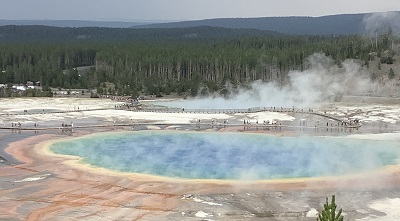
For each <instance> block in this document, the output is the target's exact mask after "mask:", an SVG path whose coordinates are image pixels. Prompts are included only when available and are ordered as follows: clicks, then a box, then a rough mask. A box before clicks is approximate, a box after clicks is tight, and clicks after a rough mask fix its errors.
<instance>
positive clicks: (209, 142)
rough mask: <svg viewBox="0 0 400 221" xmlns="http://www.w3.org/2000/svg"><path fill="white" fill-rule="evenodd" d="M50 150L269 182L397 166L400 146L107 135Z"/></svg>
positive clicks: (135, 168)
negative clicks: (269, 180) (270, 180)
mask: <svg viewBox="0 0 400 221" xmlns="http://www.w3.org/2000/svg"><path fill="white" fill-rule="evenodd" d="M50 149H51V150H52V151H53V152H55V153H57V154H62V155H74V156H80V157H82V158H83V160H84V162H85V163H89V164H92V165H95V166H97V167H103V168H107V169H112V170H116V171H122V172H131V173H142V174H152V175H159V176H165V177H174V178H187V179H223V180H226V179H229V180H268V179H282V178H299V177H320V176H335V175H345V174H353V173H359V172H365V171H370V170H375V169H380V168H382V167H384V166H387V165H396V164H397V163H398V159H399V155H400V151H399V150H400V146H399V143H397V142H390V141H371V140H357V139H348V138H322V137H275V136H267V135H261V134H244V133H196V132H152V131H143V132H124V133H105V134H98V135H94V136H87V137H81V138H78V139H72V140H67V141H60V142H57V143H54V144H53V145H52V146H51V147H50Z"/></svg>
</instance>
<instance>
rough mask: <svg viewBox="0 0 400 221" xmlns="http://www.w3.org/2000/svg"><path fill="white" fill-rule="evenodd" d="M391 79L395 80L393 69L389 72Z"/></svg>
mask: <svg viewBox="0 0 400 221" xmlns="http://www.w3.org/2000/svg"><path fill="white" fill-rule="evenodd" d="M388 77H389V79H393V78H394V71H393V69H392V68H390V70H389V76H388Z"/></svg>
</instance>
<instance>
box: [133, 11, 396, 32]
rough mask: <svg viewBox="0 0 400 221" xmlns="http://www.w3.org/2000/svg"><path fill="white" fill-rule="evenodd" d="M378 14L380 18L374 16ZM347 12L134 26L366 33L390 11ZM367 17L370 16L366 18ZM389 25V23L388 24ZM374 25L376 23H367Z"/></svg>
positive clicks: (393, 21) (393, 14) (393, 19)
mask: <svg viewBox="0 0 400 221" xmlns="http://www.w3.org/2000/svg"><path fill="white" fill-rule="evenodd" d="M388 13H390V16H389V18H390V20H389V21H388V22H390V24H389V25H392V26H399V25H398V24H400V12H388ZM376 14H378V16H376V18H374V15H376ZM376 14H375V13H374V14H371V13H365V14H343V15H329V16H322V17H265V18H219V19H206V20H198V21H182V22H171V23H163V24H149V25H143V26H136V27H134V28H187V27H196V26H211V27H224V28H234V29H240V28H250V29H259V30H271V31H276V32H280V33H284V34H294V35H349V34H363V33H365V32H366V25H367V24H365V22H370V23H375V24H374V25H377V24H378V23H384V21H383V19H382V18H386V19H387V18H388V16H386V14H383V13H380V14H382V16H379V13H376ZM366 18H367V19H366ZM384 25H385V24H384ZM367 26H368V28H372V27H373V25H372V26H371V25H367Z"/></svg>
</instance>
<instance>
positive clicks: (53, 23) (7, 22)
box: [0, 19, 160, 28]
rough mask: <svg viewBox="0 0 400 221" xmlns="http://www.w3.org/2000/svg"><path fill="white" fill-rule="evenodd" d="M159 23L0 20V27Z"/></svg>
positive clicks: (147, 22)
mask: <svg viewBox="0 0 400 221" xmlns="http://www.w3.org/2000/svg"><path fill="white" fill-rule="evenodd" d="M153 23H160V22H157V21H142V22H123V21H85V20H5V19H0V26H5V25H45V26H53V27H106V28H129V27H132V26H137V25H148V24H153Z"/></svg>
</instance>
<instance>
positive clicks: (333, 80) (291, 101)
mask: <svg viewBox="0 0 400 221" xmlns="http://www.w3.org/2000/svg"><path fill="white" fill-rule="evenodd" d="M306 65H307V67H308V69H307V70H305V71H291V72H289V74H288V76H289V78H288V82H287V84H285V85H283V86H281V85H278V84H277V83H276V82H270V83H264V82H261V81H256V82H254V83H252V84H251V86H250V89H239V90H238V92H237V93H235V94H234V95H232V96H231V97H230V98H229V99H226V98H224V97H222V96H221V95H214V96H211V97H206V98H204V97H196V98H195V99H191V100H187V101H177V102H168V103H164V104H163V105H168V106H175V107H184V108H221V109H222V108H225V109H226V108H250V107H271V106H274V107H281V106H282V107H292V106H295V107H299V108H300V107H301V108H308V107H318V106H319V105H321V104H323V103H324V102H327V101H333V99H334V98H335V97H336V96H338V95H342V94H362V93H364V92H367V91H371V90H376V86H377V85H375V84H374V83H372V82H371V80H370V75H369V74H368V73H367V72H366V71H365V70H363V69H362V67H361V65H360V64H359V63H357V62H356V61H354V60H346V61H344V62H343V63H342V64H340V65H336V64H335V63H334V61H333V60H332V59H331V58H330V57H328V56H326V55H325V54H321V53H316V54H313V55H311V56H310V57H308V58H307V60H306Z"/></svg>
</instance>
